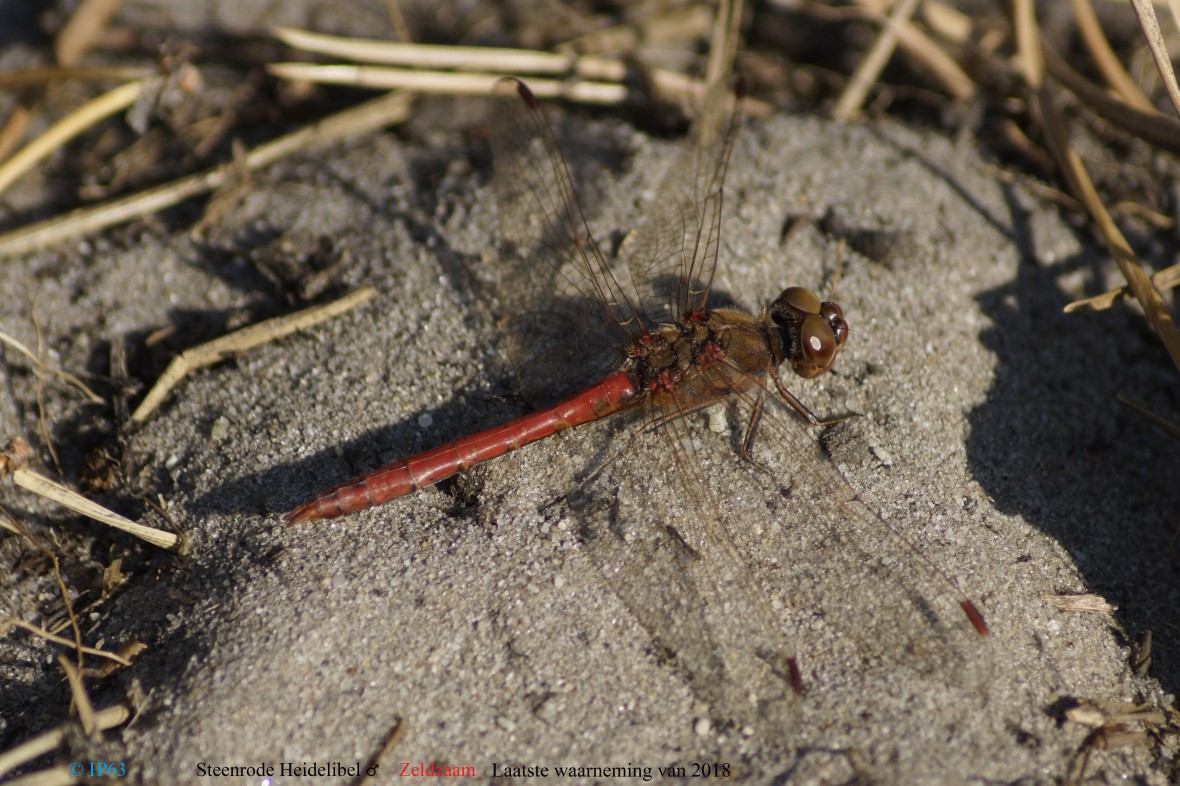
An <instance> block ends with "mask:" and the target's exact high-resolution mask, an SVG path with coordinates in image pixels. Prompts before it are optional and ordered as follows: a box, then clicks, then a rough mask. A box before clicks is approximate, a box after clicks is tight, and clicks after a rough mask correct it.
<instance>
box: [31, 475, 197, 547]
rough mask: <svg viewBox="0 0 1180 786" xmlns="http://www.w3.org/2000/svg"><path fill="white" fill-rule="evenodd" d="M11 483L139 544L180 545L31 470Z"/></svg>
mask: <svg viewBox="0 0 1180 786" xmlns="http://www.w3.org/2000/svg"><path fill="white" fill-rule="evenodd" d="M12 481H13V482H14V483H16V485H18V486H20V487H21V488H23V489H26V490H28V491H31V492H33V493H34V494H37V495H38V496H42V497H45V498H46V499H49V500H52V501H53V502H56V503H57V504H59V505H61V506H62V507H63V508H69V509H70V510H72V511H74V512H75V513H81V514H82V515H83V516H86V517H87V518H91V519H94V520H95V521H97V522H99V523H101V524H106V525H107V526H108V527H114V528H115V529H121V530H123V531H124V532H126V533H128V534H130V535H134V536H135V537H137V538H139V539H140V540H146V541H147V542H148V543H151V544H152V545H153V546H159V547H161V548H165V549H171V550H175V549H176V548H177V544H178V543H179V542H180V538H179V536H177V535H175V534H173V533H171V532H165V531H164V530H161V529H155V528H153V527H145V526H144V525H142V524H136V523H135V522H134V521H131V520H130V519H127V518H124V517H123V516H120V515H119V514H118V513H115V512H114V511H111V510H107V509H106V508H104V507H102V506H101V505H99V504H98V503H97V502H92V501H90V500H88V499H86V497H83V496H82V495H81V494H79V493H78V492H76V491H73V490H72V489H69V488H67V487H65V486H63V485H62V484H60V483H58V482H56V481H53V480H50V479H49V478H47V477H45V476H44V475H41V474H39V473H36V472H34V471H33V470H31V469H18V470H17V471H16V472H14V473H13V474H12Z"/></svg>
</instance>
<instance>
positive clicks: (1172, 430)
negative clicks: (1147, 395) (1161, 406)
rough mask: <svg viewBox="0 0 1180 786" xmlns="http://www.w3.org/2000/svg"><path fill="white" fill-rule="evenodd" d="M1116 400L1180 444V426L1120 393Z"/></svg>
mask: <svg viewBox="0 0 1180 786" xmlns="http://www.w3.org/2000/svg"><path fill="white" fill-rule="evenodd" d="M1115 398H1116V399H1118V402H1119V403H1120V404H1122V405H1123V406H1124V407H1126V408H1127V409H1129V410H1131V411H1132V412H1134V413H1136V414H1137V415H1139V416H1140V417H1142V418H1144V419H1145V420H1147V421H1148V422H1149V423H1151V424H1152V425H1154V426H1155V427H1156V428H1158V429H1159V430H1160V431H1162V432H1164V433H1165V434H1167V435H1168V436H1170V437H1171V438H1172V439H1174V440H1176V441H1178V442H1180V426H1177V425H1176V424H1175V423H1173V422H1172V421H1170V420H1168V419H1167V418H1165V417H1162V416H1160V415H1157V414H1155V413H1154V412H1152V411H1151V410H1150V409H1148V408H1147V407H1145V406H1143V405H1142V404H1140V403H1139V402H1137V401H1133V400H1131V399H1129V398H1127V397H1126V396H1124V395H1123V394H1122V393H1119V394H1118V395H1117V396H1115Z"/></svg>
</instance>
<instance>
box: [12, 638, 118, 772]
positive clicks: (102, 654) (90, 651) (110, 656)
mask: <svg viewBox="0 0 1180 786" xmlns="http://www.w3.org/2000/svg"><path fill="white" fill-rule="evenodd" d="M6 628H20V629H21V630H26V631H28V632H29V633H32V634H33V635H35V636H40V637H41V638H43V639H45V640H46V641H50V642H53V643H54V644H60V645H61V646H63V647H71V648H72V647H73V646H74V642H72V641H70V640H69V639H67V638H64V637H62V636H57V635H55V634H53V633H50V632H49V631H47V630H44V629H43V628H39V627H37V626H36V625H34V624H33V623H31V622H25V621H24V620H18V619H6V620H0V633H3V632H4V630H5V629H6ZM82 652H84V653H86V654H87V655H93V656H95V657H96V658H106V659H107V660H112V661H114V662H115V663H118V664H120V665H122V666H130V665H131V661H129V660H128V659H127V658H124V657H123V656H121V655H116V654H115V653H113V652H107V651H106V650H100V649H95V648H94V647H83V648H82ZM2 772H3V770H2V769H0V773H2Z"/></svg>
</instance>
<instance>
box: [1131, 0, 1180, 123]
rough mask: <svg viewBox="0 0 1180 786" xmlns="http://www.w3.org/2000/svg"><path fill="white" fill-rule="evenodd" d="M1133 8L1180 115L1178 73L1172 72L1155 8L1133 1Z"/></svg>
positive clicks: (1144, 0)
mask: <svg viewBox="0 0 1180 786" xmlns="http://www.w3.org/2000/svg"><path fill="white" fill-rule="evenodd" d="M1131 7H1132V8H1134V9H1135V15H1136V16H1137V17H1139V27H1141V28H1142V29H1143V35H1144V37H1146V38H1147V48H1148V49H1150V50H1151V56H1152V57H1153V58H1154V59H1155V67H1156V70H1157V71H1159V74H1160V77H1162V79H1163V82H1164V87H1165V88H1167V91H1168V97H1169V98H1171V99H1172V109H1174V110H1175V111H1176V114H1178V115H1180V86H1177V84H1176V72H1175V71H1173V70H1172V57H1171V55H1169V54H1168V46H1167V44H1166V43H1165V42H1164V37H1163V35H1162V34H1161V33H1160V25H1159V21H1158V20H1156V18H1155V8H1153V7H1152V4H1151V0H1131Z"/></svg>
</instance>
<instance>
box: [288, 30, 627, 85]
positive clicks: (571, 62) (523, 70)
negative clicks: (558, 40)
mask: <svg viewBox="0 0 1180 786" xmlns="http://www.w3.org/2000/svg"><path fill="white" fill-rule="evenodd" d="M274 34H275V37H276V38H278V39H279V40H280V41H282V42H283V43H285V44H287V45H288V46H290V47H292V48H294V49H299V50H301V51H304V52H314V53H316V54H322V55H328V56H330V57H340V58H344V59H346V60H352V61H354V62H357V63H374V64H379V65H393V66H405V67H407V68H413V69H416V70H417V69H436V70H437V69H452V68H453V69H457V70H460V71H495V72H498V73H501V74H561V75H563V76H571V77H573V76H576V77H579V78H582V79H591V80H598V81H607V82H620V81H622V80H623V79H625V78H626V76H627V66H626V65H625V64H624V63H621V62H619V61H618V60H611V59H609V58H604V57H589V56H582V57H579V56H576V55H565V54H555V53H553V52H540V51H536V50H531V49H495V48H492V47H481V46H439V45H427V44H401V43H395V42H390V41H374V40H370V39H364V38H344V37H340V36H330V35H321V34H320V33H312V32H308V31H306V30H299V29H297V28H293V27H280V28H277V29H276V30H275V31H274ZM532 84H533V83H532V82H530V83H529V86H530V87H532Z"/></svg>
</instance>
